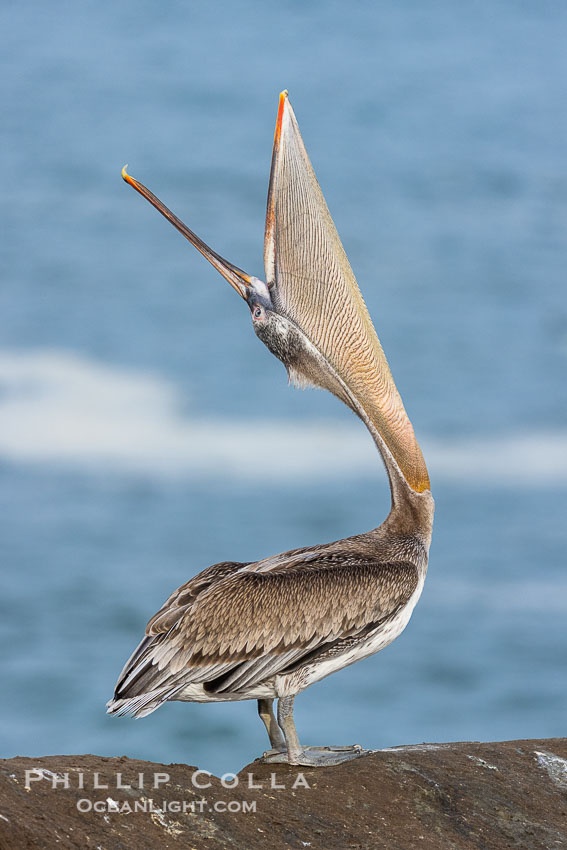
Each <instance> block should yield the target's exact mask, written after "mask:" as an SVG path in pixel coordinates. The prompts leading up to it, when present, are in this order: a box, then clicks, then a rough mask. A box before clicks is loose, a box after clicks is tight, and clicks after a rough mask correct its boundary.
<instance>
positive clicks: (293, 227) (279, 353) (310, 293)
mask: <svg viewBox="0 0 567 850" xmlns="http://www.w3.org/2000/svg"><path fill="white" fill-rule="evenodd" d="M122 177H123V178H124V180H125V181H126V182H127V183H129V184H130V186H132V187H133V188H134V189H136V190H137V191H138V192H139V193H140V194H141V195H143V196H144V197H145V198H146V199H147V200H148V201H149V202H150V203H151V204H153V206H154V207H155V208H156V209H157V210H158V211H159V212H160V213H161V214H162V215H164V216H165V217H166V218H167V219H168V220H169V221H170V222H171V223H172V224H173V225H174V227H176V228H177V230H179V231H180V233H182V234H183V236H185V237H186V239H188V240H189V242H191V244H192V245H194V246H195V247H196V248H197V250H198V251H200V253H201V254H202V255H203V256H204V257H205V258H206V259H207V260H208V261H209V262H210V263H211V264H212V265H213V266H214V267H215V268H216V269H217V270H218V271H219V272H220V274H221V275H222V276H223V277H224V278H225V279H226V280H227V281H228V283H229V284H230V285H231V286H232V288H233V289H234V290H235V291H236V292H237V293H238V294H239V295H240V296H241V298H243V299H244V301H246V303H247V305H248V308H249V310H250V316H251V319H252V326H253V328H254V331H255V333H256V335H257V336H258V337H259V339H260V340H261V341H262V342H263V343H264V344H265V345H266V346H267V347H268V349H269V350H270V351H271V352H272V354H274V355H275V356H276V357H278V359H279V360H281V361H282V363H283V364H284V366H285V367H286V369H287V372H288V375H289V377H290V380H291V381H293V383H295V384H297V385H300V386H305V385H309V384H311V385H315V386H319V387H322V388H323V389H327V390H329V391H330V392H332V393H333V394H334V395H336V396H337V397H338V398H339V399H340V400H341V401H343V402H344V403H345V404H346V405H347V406H348V407H350V408H351V409H352V410H353V411H354V412H355V413H356V414H357V415H358V416H359V417H360V418H361V419H362V420H363V421H364V423H365V424H366V426H367V427H368V429H369V430H370V432H371V434H372V436H373V438H374V440H375V442H376V444H377V446H378V448H379V449H380V452H381V454H382V457H383V459H384V462H385V465H386V468H387V471H388V474H389V477H390V484H391V486H392V491H393V492H394V489H395V487H394V483H395V482H394V479H396V478H401V480H403V482H405V484H407V485H408V486H409V488H410V490H411V491H412V492H413V493H416V494H422V493H425V492H429V478H428V474H427V468H426V466H425V462H424V460H423V456H422V454H421V450H420V448H419V445H418V443H417V440H416V438H415V435H414V432H413V427H412V425H411V422H410V420H409V418H408V416H407V414H406V412H405V409H404V406H403V403H402V400H401V398H400V396H399V393H398V391H397V388H396V386H395V384H394V380H393V378H392V375H391V373H390V369H389V367H388V363H387V361H386V357H385V355H384V352H383V351H382V347H381V345H380V342H379V340H378V337H377V335H376V332H375V330H374V326H373V324H372V321H371V319H370V316H369V314H368V310H367V309H366V305H365V303H364V300H363V298H362V295H361V293H360V290H359V288H358V284H357V282H356V279H355V277H354V274H353V272H352V269H351V267H350V265H349V262H348V259H347V257H346V254H345V251H344V249H343V246H342V244H341V241H340V239H339V236H338V234H337V231H336V229H335V226H334V223H333V220H332V218H331V215H330V213H329V210H328V208H327V204H326V202H325V199H324V197H323V194H322V192H321V189H320V187H319V184H318V182H317V178H316V176H315V173H314V171H313V168H312V166H311V163H310V161H309V157H308V155H307V152H306V150H305V146H304V144H303V140H302V138H301V134H300V132H299V127H298V125H297V120H296V118H295V115H294V112H293V109H292V107H291V104H290V102H289V98H288V94H287V91H284V92H282V93H281V95H280V99H279V108H278V116H277V121H276V130H275V134H274V144H273V153H272V166H271V173H270V184H269V191H268V206H267V213H266V228H265V238H264V266H265V272H266V281H263V280H261V279H259V278H257V277H254V276H252V275H249V274H247V273H246V272H244V271H242V269H240V268H238V267H237V266H234V265H233V264H232V263H230V262H228V260H225V259H224V258H223V257H221V256H220V255H219V254H217V253H216V252H215V251H213V250H212V249H211V248H210V247H209V246H208V245H207V244H206V243H205V242H203V240H202V239H200V238H199V237H198V236H197V235H196V234H195V233H194V232H193V231H192V230H190V229H189V228H188V227H187V225H185V224H184V223H183V222H182V221H181V220H180V219H179V218H177V216H175V215H174V214H173V213H172V212H171V211H170V210H169V209H168V208H167V207H166V206H165V205H164V204H163V203H162V202H161V201H160V200H159V199H158V198H157V197H156V196H155V195H154V194H153V193H152V192H150V190H149V189H147V188H146V187H145V186H144V185H142V184H141V183H139V182H138V181H137V180H135V179H134V178H133V177H131V176H130V175H129V174H128V173H127V172H126V167H124V169H123V170H122Z"/></svg>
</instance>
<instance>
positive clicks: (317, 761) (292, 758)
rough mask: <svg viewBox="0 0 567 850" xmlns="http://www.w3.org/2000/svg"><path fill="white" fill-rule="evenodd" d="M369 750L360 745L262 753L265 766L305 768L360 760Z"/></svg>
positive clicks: (303, 748)
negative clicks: (280, 765) (286, 765)
mask: <svg viewBox="0 0 567 850" xmlns="http://www.w3.org/2000/svg"><path fill="white" fill-rule="evenodd" d="M370 752H372V751H371V750H364V749H363V748H362V747H361V746H360V745H358V744H355V745H353V746H350V747H300V748H299V749H298V750H296V751H292V752H291V753H289V752H288V750H287V749H286V750H280V749H277V750H270V751H269V752H267V753H264V756H263V761H264V762H265V763H266V764H298V765H304V766H305V767H330V766H332V765H334V764H341V763H342V762H344V761H350V760H351V759H357V758H360V756H364V755H367V754H368V753H370Z"/></svg>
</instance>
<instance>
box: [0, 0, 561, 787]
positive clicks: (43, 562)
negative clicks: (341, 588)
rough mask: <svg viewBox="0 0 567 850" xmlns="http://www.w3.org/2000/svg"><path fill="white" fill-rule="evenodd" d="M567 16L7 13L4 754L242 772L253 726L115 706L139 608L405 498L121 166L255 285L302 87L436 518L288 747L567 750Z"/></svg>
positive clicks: (305, 129)
mask: <svg viewBox="0 0 567 850" xmlns="http://www.w3.org/2000/svg"><path fill="white" fill-rule="evenodd" d="M566 24H567V11H566V10H565V7H564V5H563V4H560V3H557V2H552V0H545V2H527V3H523V4H521V5H520V4H516V3H512V2H507V0H499V2H478V3H474V4H468V5H463V4H457V5H456V4H454V3H450V2H449V0H439V2H435V3H430V4H427V6H424V5H423V4H419V3H414V2H409V3H405V4H397V3H395V2H393V0H392V2H386V3H382V4H379V5H376V4H373V3H370V2H363V3H360V4H356V6H354V7H352V8H347V7H346V6H345V5H344V4H341V3H338V2H327V3H322V2H315V3H312V4H301V3H297V2H291V0H287V2H282V3H278V4H277V5H276V4H264V5H260V4H256V3H253V2H251V0H250V2H245V0H238V1H237V2H236V3H232V4H222V5H221V7H220V8H219V6H218V5H216V4H215V5H213V4H187V3H180V2H173V3H170V4H168V5H167V7H163V6H160V5H159V4H153V3H136V4H135V3H133V2H130V0H127V1H126V2H124V3H121V4H118V5H112V6H111V5H110V4H106V3H94V2H84V3H81V4H71V3H66V2H60V0H56V2H54V3H51V4H49V5H45V4H40V3H34V2H28V3H26V4H11V3H6V4H4V5H3V7H2V9H1V10H0V32H1V33H2V36H0V37H1V38H2V42H3V46H2V52H1V56H0V62H1V73H0V88H1V92H2V94H1V97H2V116H3V117H2V122H1V124H0V136H1V139H2V146H1V152H0V169H1V174H0V178H1V185H2V192H1V193H0V215H1V228H2V234H3V238H2V240H1V242H0V262H1V269H2V271H1V285H0V464H1V466H0V502H1V510H0V548H1V555H2V577H3V592H2V594H1V597H0V612H1V616H0V631H1V635H2V646H3V652H2V680H3V698H2V701H1V703H0V730H1V731H0V753H1V754H2V755H4V756H10V755H16V754H23V755H43V754H46V753H59V752H97V753H101V754H108V755H116V754H122V753H126V754H128V755H131V756H136V757H141V758H148V759H154V760H157V761H165V762H167V761H177V762H178V761H187V762H189V763H192V764H199V765H200V766H201V767H203V768H208V769H211V770H214V771H216V772H223V771H226V770H232V769H235V768H239V767H241V766H242V765H244V764H245V763H247V762H248V761H250V760H251V759H252V758H253V757H254V756H256V755H257V754H259V753H260V752H261V751H262V749H263V748H264V747H265V744H266V742H265V740H264V731H263V728H262V726H261V724H260V722H259V721H258V719H257V717H256V711H255V705H254V704H253V703H239V704H231V705H211V706H208V705H205V706H200V705H181V704H172V705H168V706H166V707H164V708H163V709H160V711H158V712H156V713H155V714H154V715H152V716H151V717H149V718H147V719H144V720H140V721H132V720H127V719H124V720H119V719H115V718H110V717H107V716H106V715H105V711H104V704H105V702H106V700H107V699H108V698H109V696H110V695H111V693H112V689H113V685H114V682H115V679H116V677H117V674H118V673H119V671H120V669H121V666H122V664H123V662H124V661H125V659H126V657H127V656H128V655H129V653H130V652H131V650H132V649H133V647H134V646H135V644H136V642H137V640H138V639H139V637H140V636H141V634H142V632H143V628H144V625H145V622H146V620H147V619H148V618H149V616H150V615H151V614H152V613H153V612H154V611H155V610H156V609H157V608H158V607H159V605H160V604H161V603H162V601H163V600H164V599H165V598H166V596H167V595H168V594H169V593H170V591H171V590H172V589H173V588H175V587H176V586H178V585H179V584H181V583H182V582H184V581H186V580H187V579H188V578H189V577H190V576H191V575H194V574H195V573H196V572H198V571H199V570H201V569H202V568H204V567H206V566H208V565H209V564H211V563H214V562H215V561H219V560H225V559H229V558H233V559H238V560H249V559H255V558H259V557H262V556H264V555H267V554H270V553H273V552H277V551H281V550H283V549H287V548H290V547H295V546H300V545H307V544H310V543H316V542H323V541H326V540H331V539H336V538H339V537H342V536H346V535H348V534H351V533H355V532H358V531H363V530H366V529H368V528H371V527H373V526H375V525H377V524H378V523H379V522H380V521H381V520H382V519H383V517H384V515H385V513H386V511H387V506H388V497H387V485H386V479H385V475H384V474H383V472H382V470H381V467H380V461H379V459H378V458H377V457H376V456H375V453H374V450H373V448H372V445H371V443H370V441H369V440H367V439H365V436H364V433H363V431H364V429H363V426H362V425H360V424H358V423H355V422H353V420H352V417H351V415H350V414H349V413H348V412H347V411H345V410H343V409H342V408H341V407H340V405H339V404H338V403H337V402H336V401H335V400H334V399H332V398H331V397H327V396H325V394H323V393H320V392H305V393H300V392H296V391H292V390H291V389H289V388H288V387H286V381H285V375H284V372H283V369H282V367H281V365H280V364H278V363H277V362H276V361H275V360H274V359H273V358H271V356H270V355H269V354H268V352H266V351H265V350H264V349H263V348H262V346H261V345H259V343H258V342H257V340H256V339H255V337H254V334H253V333H252V331H251V329H250V327H249V319H248V315H247V311H246V309H245V308H244V307H243V305H242V304H241V303H237V302H238V299H237V298H236V296H235V295H234V293H233V292H232V290H231V289H230V287H228V286H227V285H226V284H225V283H224V281H223V280H222V279H221V278H219V277H218V275H217V274H216V273H215V272H214V271H213V270H212V269H209V268H208V267H207V266H206V264H205V263H204V261H203V260H202V259H201V258H200V257H199V256H198V255H197V254H196V253H195V252H194V251H193V249H191V248H190V247H189V246H188V245H187V244H186V243H185V242H184V240H182V239H181V238H180V237H179V235H178V234H176V233H175V232H174V231H173V229H172V228H171V227H170V226H169V225H168V224H167V223H166V222H164V221H163V220H162V219H161V218H160V217H159V216H158V215H157V213H155V211H153V210H152V209H150V208H149V206H148V205H146V204H145V203H144V202H143V201H142V199H141V198H139V197H138V196H137V195H135V193H134V192H132V190H131V189H129V188H128V187H126V186H125V185H124V183H123V182H122V181H121V179H120V169H121V167H122V165H123V164H124V163H125V162H128V163H129V171H130V172H131V173H132V174H133V175H134V176H136V177H138V178H139V179H141V180H142V181H143V182H145V183H146V184H147V185H149V186H151V188H152V189H153V190H154V191H155V192H156V193H157V194H159V195H160V197H162V198H163V200H164V201H165V202H166V203H167V204H168V205H169V206H170V207H171V208H173V209H174V210H175V211H176V212H177V213H178V214H179V215H180V216H181V217H182V218H183V219H184V220H185V221H187V223H188V224H189V225H190V226H191V227H193V228H194V229H195V230H196V231H197V232H198V233H199V234H200V235H201V236H202V237H203V238H205V239H206V240H207V241H208V242H210V244H211V245H212V246H213V247H214V248H215V249H216V250H218V251H219V252H220V253H221V254H223V255H224V256H226V257H228V258H229V259H230V260H232V261H233V262H234V263H236V264H237V265H238V266H240V267H242V268H245V269H247V270H249V271H250V272H251V273H255V274H258V275H260V276H261V275H262V237H263V220H264V209H265V196H266V189H267V180H268V172H269V163H270V155H271V143H272V134H273V127H274V121H275V112H276V107H277V95H278V93H279V91H280V90H281V89H283V88H284V87H285V88H288V89H289V91H290V97H291V100H292V103H293V105H294V108H295V111H296V114H297V117H298V120H299V123H300V126H301V129H302V133H303V136H304V139H305V142H306V145H307V148H308V150H309V152H310V154H311V158H312V161H313V164H314V167H315V169H316V171H317V174H318V177H319V180H320V183H321V185H322V187H323V190H324V192H325V195H326V197H327V201H328V204H329V207H330V209H331V212H332V214H333V216H334V218H335V221H336V224H337V227H338V230H339V232H340V234H341V237H342V239H343V242H344V245H345V248H346V250H347V253H348V255H349V257H350V260H351V263H352V265H353V268H354V270H355V273H356V275H357V277H358V280H359V282H360V285H361V288H362V290H363V292H364V295H365V297H366V300H367V303H368V306H369V309H370V312H371V314H372V316H373V318H374V321H375V324H376V327H377V330H378V333H379V336H380V338H381V340H382V343H383V345H384V348H385V350H386V352H387V354H388V357H389V361H390V365H391V367H392V371H393V373H394V376H395V378H396V381H397V383H398V386H399V387H400V390H401V392H402V395H403V397H404V400H405V402H406V406H407V408H408V412H409V413H410V416H411V417H412V420H413V421H414V425H415V428H416V431H417V433H418V435H419V436H420V437H423V445H424V450H425V454H426V459H428V460H430V462H431V472H432V481H433V487H434V495H435V497H436V504H437V514H436V526H435V533H434V540H433V546H432V551H431V562H430V573H429V576H428V579H427V582H426V585H425V590H424V594H423V597H422V600H421V602H420V604H419V606H418V607H417V609H416V611H415V613H414V616H413V619H412V621H411V623H410V626H409V627H408V629H407V631H406V632H405V633H404V635H403V636H402V637H401V638H400V639H399V640H398V641H397V642H396V643H395V644H393V645H392V646H391V647H389V648H388V649H387V650H386V651H385V652H383V653H381V654H379V655H377V656H375V657H374V658H372V659H369V660H367V661H366V662H363V663H361V664H358V665H355V666H354V667H351V668H349V669H348V670H345V671H343V672H342V673H340V674H337V675H335V676H333V677H331V678H330V679H328V680H326V681H324V682H322V683H321V684H319V685H317V686H316V687H313V688H312V689H310V690H309V691H308V692H306V693H305V694H304V695H302V696H301V697H300V699H299V700H298V703H297V709H296V719H297V723H298V728H299V732H300V735H301V736H302V737H303V738H304V739H305V740H306V741H308V742H310V743H339V744H340V743H351V742H353V741H357V742H360V743H363V744H364V745H366V746H373V747H382V746H390V745H394V744H401V743H411V742H416V741H423V740H434V741H443V740H454V739H457V740H463V739H471V738H472V739H497V738H513V737H521V736H526V737H537V736H546V735H563V734H565V709H566V704H567V679H566V675H565V658H566V655H567V634H566V629H565V619H566V618H565V614H566V611H567V578H566V573H565V551H566V543H567V527H566V525H567V524H566V522H565V515H566V509H567V487H566V485H565V481H566V478H567V388H566V382H565V372H566V356H567V305H566V298H565V268H566V266H567V172H566V168H565V150H566V149H567V116H566V113H565V108H564V105H565V102H566V90H565V89H566V86H565V80H566V79H567V73H566V72H567V56H566V53H565V49H564V32H565V26H566Z"/></svg>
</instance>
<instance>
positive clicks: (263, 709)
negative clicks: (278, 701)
mask: <svg viewBox="0 0 567 850" xmlns="http://www.w3.org/2000/svg"><path fill="white" fill-rule="evenodd" d="M273 705H274V701H273V699H259V700H258V714H259V715H260V719H261V721H262V723H263V724H264V726H265V727H266V732H267V733H268V737H269V739H270V744H271V745H272V749H271V751H270V752H280V753H282V752H285V748H286V747H285V741H284V737H283V735H282V733H281V730H280V727H279V726H278V721H277V720H276V716H275V714H274V709H273ZM265 755H267V754H265Z"/></svg>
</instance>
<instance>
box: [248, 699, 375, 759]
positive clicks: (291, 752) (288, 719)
mask: <svg viewBox="0 0 567 850" xmlns="http://www.w3.org/2000/svg"><path fill="white" fill-rule="evenodd" d="M294 699H295V697H293V696H289V697H280V698H279V700H278V723H279V725H280V728H281V730H282V732H283V733H284V737H285V744H286V749H285V750H284V751H282V750H280V751H277V750H272V751H271V752H269V753H265V754H264V761H265V762H268V763H269V764H273V763H280V762H284V763H287V764H300V765H306V766H308V767H328V766H330V765H333V764H340V763H341V762H343V761H349V760H350V759H356V758H359V757H360V756H363V755H365V754H366V753H368V752H370V750H363V749H362V747H360V746H358V745H354V746H351V747H303V746H302V745H301V744H300V743H299V738H298V736H297V730H296V728H295V722H294V720H293V702H294Z"/></svg>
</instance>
